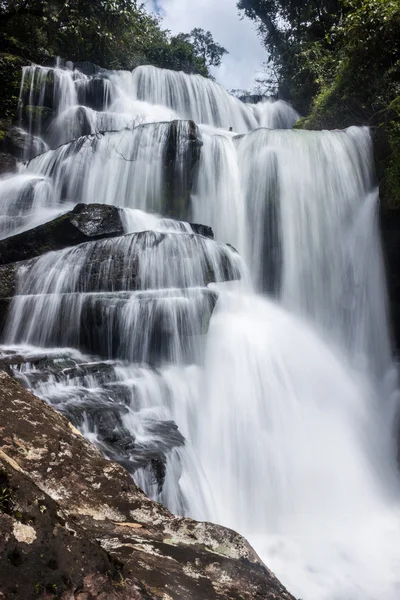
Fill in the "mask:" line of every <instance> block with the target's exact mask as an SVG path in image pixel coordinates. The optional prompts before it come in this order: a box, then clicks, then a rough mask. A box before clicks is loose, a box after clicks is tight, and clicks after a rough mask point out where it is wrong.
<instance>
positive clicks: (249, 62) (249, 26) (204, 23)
mask: <svg viewBox="0 0 400 600" xmlns="http://www.w3.org/2000/svg"><path fill="white" fill-rule="evenodd" d="M236 2H237V0H147V4H148V7H149V8H150V9H151V10H157V12H159V13H160V14H161V15H162V17H163V26H164V28H165V29H170V30H171V31H172V33H173V34H176V33H189V32H190V31H191V30H192V29H194V28H195V27H200V28H201V29H205V30H206V31H211V33H212V34H213V37H214V40H215V41H216V42H218V43H219V44H221V45H222V46H224V48H226V49H227V50H228V52H229V54H228V55H226V56H224V57H223V59H222V65H221V66H220V67H219V68H218V69H214V70H213V73H212V74H213V75H214V76H215V78H216V79H217V81H219V83H222V85H224V86H225V87H226V88H227V89H228V90H231V89H246V90H251V89H252V88H253V87H254V80H255V78H256V76H257V73H259V72H260V71H261V69H262V63H263V62H264V61H265V59H266V52H265V49H264V48H263V47H262V45H261V43H260V40H259V38H258V37H257V34H256V31H255V29H254V24H253V23H252V22H251V21H250V19H247V18H245V19H243V20H241V19H240V16H239V14H238V10H237V8H236Z"/></svg>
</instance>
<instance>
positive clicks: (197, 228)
mask: <svg viewBox="0 0 400 600" xmlns="http://www.w3.org/2000/svg"><path fill="white" fill-rule="evenodd" d="M189 225H190V227H191V228H192V231H194V233H197V234H198V235H202V236H204V237H207V238H210V240H213V239H214V231H213V229H212V227H209V226H208V225H200V224H199V223H189Z"/></svg>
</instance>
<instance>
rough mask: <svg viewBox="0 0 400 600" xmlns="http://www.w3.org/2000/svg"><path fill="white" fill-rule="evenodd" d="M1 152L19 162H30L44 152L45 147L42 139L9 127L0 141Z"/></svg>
mask: <svg viewBox="0 0 400 600" xmlns="http://www.w3.org/2000/svg"><path fill="white" fill-rule="evenodd" d="M1 150H2V152H6V153H9V154H11V155H12V156H15V157H16V158H18V159H19V160H30V159H31V158H33V157H34V156H37V155H38V154H42V153H43V152H45V151H46V150H47V146H46V144H45V143H44V142H43V140H42V139H40V138H39V137H36V136H34V135H31V134H30V133H27V132H26V131H24V130H23V129H21V128H20V127H10V129H8V131H6V133H5V136H4V138H3V140H2V143H1Z"/></svg>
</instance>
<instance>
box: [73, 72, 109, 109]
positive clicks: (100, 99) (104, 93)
mask: <svg viewBox="0 0 400 600" xmlns="http://www.w3.org/2000/svg"><path fill="white" fill-rule="evenodd" d="M111 86H112V83H111V81H110V80H109V79H105V78H103V77H93V78H92V79H82V80H78V81H77V82H76V87H77V93H78V102H79V104H83V105H84V106H88V107H89V108H93V110H96V111H102V110H106V109H107V108H108V106H109V103H110V88H111Z"/></svg>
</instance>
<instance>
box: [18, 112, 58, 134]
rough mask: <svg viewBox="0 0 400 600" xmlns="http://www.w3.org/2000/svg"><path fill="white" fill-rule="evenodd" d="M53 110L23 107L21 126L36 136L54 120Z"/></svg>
mask: <svg viewBox="0 0 400 600" xmlns="http://www.w3.org/2000/svg"><path fill="white" fill-rule="evenodd" d="M54 115H55V113H54V110H53V109H52V108H49V107H48V106H30V105H28V106H25V107H24V110H23V121H22V124H23V125H24V127H26V128H27V129H28V131H32V132H35V133H38V134H41V133H42V132H43V131H46V129H47V128H48V127H49V125H50V123H51V121H52V120H53V118H54Z"/></svg>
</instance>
